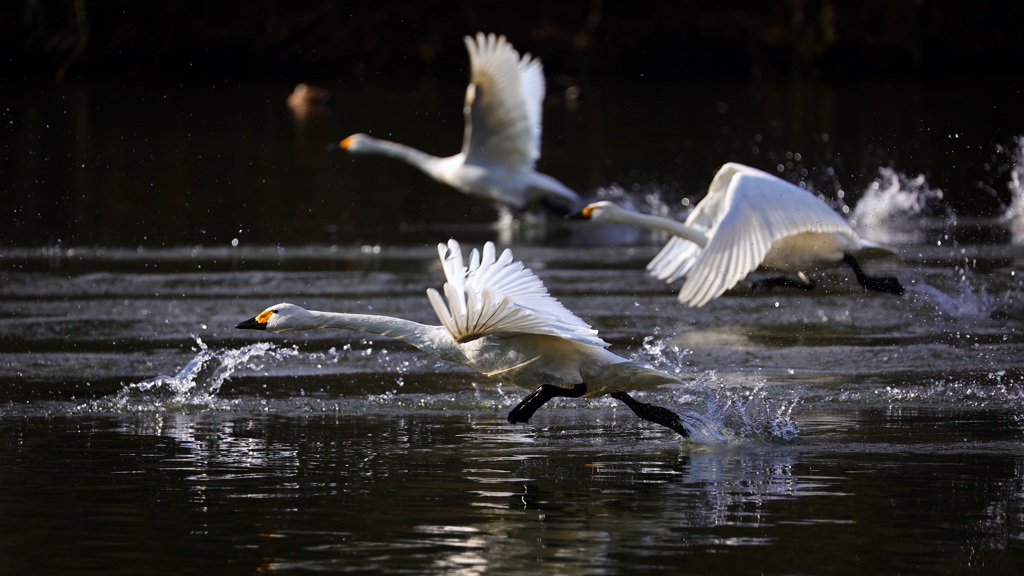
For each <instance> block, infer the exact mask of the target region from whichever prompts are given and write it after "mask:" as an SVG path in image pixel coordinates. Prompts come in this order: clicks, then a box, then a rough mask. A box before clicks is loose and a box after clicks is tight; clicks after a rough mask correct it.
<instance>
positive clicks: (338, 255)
mask: <svg viewBox="0 0 1024 576" xmlns="http://www.w3.org/2000/svg"><path fill="white" fill-rule="evenodd" d="M121 88H123V90H122V89H121ZM199 88H202V89H199ZM348 88H351V87H348ZM647 88H649V87H643V86H640V87H634V88H632V89H631V90H632V91H630V89H626V88H609V89H608V90H595V89H590V90H588V91H587V98H584V99H581V100H580V101H579V103H578V105H577V106H576V107H574V108H571V109H569V108H565V109H563V108H561V107H558V106H554V105H552V106H553V107H551V109H548V110H545V119H546V121H547V123H546V125H545V138H546V140H545V145H544V150H545V155H544V158H543V159H542V160H541V168H542V169H543V170H544V171H545V172H547V173H551V174H553V175H555V176H557V177H559V178H560V179H563V180H565V181H567V183H569V184H571V185H573V186H574V187H576V188H577V189H579V190H581V192H583V193H584V194H585V195H587V196H588V197H606V198H610V199H614V200H615V201H617V202H620V203H623V204H629V205H631V206H632V207H634V208H635V209H637V210H641V211H645V212H651V213H657V214H662V215H670V216H673V217H677V218H682V217H685V214H686V212H687V210H689V207H690V206H692V205H693V204H694V203H695V202H696V201H698V200H699V199H700V196H701V194H702V190H703V189H706V186H707V181H706V180H707V179H709V178H710V177H711V175H712V174H713V173H714V171H715V169H717V167H718V165H720V164H721V163H722V162H723V161H725V160H735V161H742V162H748V163H750V164H753V165H757V166H760V167H763V168H768V169H774V170H775V171H776V172H777V173H779V174H781V175H782V176H783V177H785V178H787V179H789V180H791V181H794V182H798V183H800V184H801V185H804V186H806V187H808V188H809V189H811V190H814V191H816V192H818V193H820V194H822V195H823V196H824V197H825V198H826V199H827V200H828V201H829V202H831V203H832V204H833V205H835V206H837V207H838V208H839V209H840V210H842V209H843V208H844V207H845V208H846V210H845V212H846V213H847V214H849V215H850V217H851V218H853V219H854V220H855V221H856V222H857V224H858V226H859V227H860V229H861V230H862V231H863V232H864V233H865V235H866V236H867V237H868V238H870V239H872V240H876V241H883V242H888V243H892V244H894V248H895V249H896V250H897V251H898V253H899V255H900V258H899V259H891V258H890V259H880V260H875V261H870V262H866V263H865V267H866V268H868V269H870V271H871V272H872V273H878V274H892V275H896V276H899V277H900V280H901V281H902V282H903V283H904V284H905V285H906V286H907V293H906V294H905V295H904V296H903V297H901V298H895V297H891V296H889V295H866V294H864V293H863V292H862V291H861V290H860V289H859V288H858V287H857V286H856V284H855V283H852V281H851V280H852V279H851V276H850V273H849V270H846V269H843V268H836V269H834V270H827V271H824V272H823V273H822V274H821V276H820V277H819V278H818V280H819V288H820V289H819V290H818V291H817V292H814V293H802V292H801V293H793V292H788V291H785V290H781V291H775V292H763V291H753V290H751V289H750V288H749V286H748V285H747V284H744V285H741V286H738V287H737V288H736V289H734V290H732V291H730V292H729V293H727V294H726V295H725V296H724V297H723V298H721V299H718V300H716V301H714V302H712V303H710V304H709V305H708V306H706V307H704V308H701V309H697V310H694V309H689V308H686V307H682V306H679V305H678V303H677V302H676V301H675V298H674V287H671V286H665V285H664V284H662V283H661V282H658V281H656V280H654V279H651V278H649V277H647V276H646V275H645V274H644V272H643V268H644V265H645V264H646V262H647V261H648V260H649V259H650V258H651V257H652V256H653V255H654V254H655V253H656V252H657V250H658V248H659V247H660V243H661V242H663V241H664V238H661V237H658V236H657V235H656V234H652V233H649V232H644V231H639V230H635V229H628V228H611V227H599V226H585V225H584V226H574V225H570V224H563V223H560V222H551V221H549V222H547V223H546V224H543V225H534V224H531V223H529V222H524V223H523V224H522V227H521V228H520V229H518V230H516V231H514V234H513V239H514V243H515V244H516V246H515V254H516V256H517V257H518V258H521V259H523V260H524V261H525V262H526V263H527V265H529V266H530V267H531V268H533V269H534V270H535V271H536V272H537V273H538V275H539V276H540V277H541V278H542V279H543V280H544V282H545V284H546V285H547V286H548V288H549V290H550V291H551V292H552V293H553V294H554V295H556V296H557V297H558V298H559V299H560V300H561V301H563V302H564V303H565V304H566V306H567V307H568V308H569V309H571V310H573V311H575V312H576V313H577V314H579V315H580V316H581V317H582V318H584V319H585V320H587V321H588V322H590V323H592V324H593V325H594V326H595V327H596V328H598V329H599V330H600V331H601V333H602V335H603V336H604V337H605V338H606V339H607V340H608V341H609V342H611V344H612V346H613V349H615V350H616V351H618V352H621V353H622V354H624V355H626V356H629V357H630V358H631V359H633V360H635V361H638V362H643V363H647V364H650V365H653V366H656V367H658V368H660V369H663V370H666V371H669V372H671V373H673V374H676V375H678V376H679V377H680V378H682V379H683V380H684V381H685V382H686V385H684V386H681V387H675V388H671V387H670V388H666V389H659V390H654V391H648V392H645V393H643V394H638V395H637V396H638V398H642V399H644V400H646V401H650V402H653V403H656V404H660V405H666V406H671V407H674V408H677V409H679V410H687V411H690V412H692V413H693V414H694V415H695V417H699V419H700V425H701V426H702V427H704V429H705V432H704V433H703V434H701V435H699V437H697V438H695V439H694V440H693V441H681V440H680V438H678V437H677V436H676V435H674V434H672V433H671V432H669V431H666V430H664V429H661V428H659V427H657V426H651V425H647V424H645V423H643V422H640V421H638V420H637V419H636V418H635V416H634V415H633V414H632V413H630V412H629V410H628V409H626V408H624V407H623V406H621V404H619V403H618V402H615V401H613V400H610V399H607V398H605V399H595V400H585V401H584V400H571V399H559V400H556V401H553V402H551V403H550V404H549V405H546V406H545V407H544V408H543V409H542V410H540V411H539V412H538V413H537V415H536V416H535V417H534V419H533V420H532V421H531V422H530V424H529V425H516V426H513V425H510V424H508V423H507V422H506V421H505V415H506V414H507V412H508V411H509V410H510V409H511V408H512V407H513V406H515V405H516V404H517V403H518V402H519V401H520V400H521V398H522V395H523V391H522V390H518V389H512V388H510V387H502V386H498V385H495V384H494V383H492V382H490V381H487V380H485V379H483V378H482V377H481V376H479V375H478V374H476V373H473V372H471V371H469V370H467V369H465V368H463V367H461V366H454V365H449V364H445V363H442V362H439V361H436V360H435V359H433V358H431V357H426V356H424V355H422V354H419V353H418V352H417V351H415V350H412V349H410V348H408V347H405V346H402V345H400V344H398V343H396V342H394V341H390V340H388V339H385V338H377V337H372V338H371V337H368V336H366V335H362V334H354V333H350V332H345V331H335V332H330V331H324V332H318V333H307V334H290V335H271V334H249V333H243V331H237V330H234V329H233V326H234V325H235V324H236V323H237V322H238V321H239V320H240V319H242V318H246V317H249V316H251V314H252V311H253V310H259V309H262V308H263V307H265V306H266V305H268V304H272V303H275V302H280V301H282V300H290V301H294V302H296V303H298V304H304V305H309V306H312V307H316V308H319V309H325V310H339V311H349V312H364V313H383V314H389V315H395V316H401V317H405V318H409V319H411V320H415V321H419V322H429V323H433V322H436V319H435V318H434V317H433V313H432V311H431V310H430V308H429V306H428V305H427V300H426V297H425V294H424V290H425V289H426V288H427V287H435V288H437V287H439V285H440V283H441V279H442V278H443V276H442V274H441V271H440V270H439V268H438V267H437V264H436V252H435V249H434V248H433V246H434V245H435V244H436V243H437V242H438V241H442V240H445V239H447V238H448V237H449V236H454V237H456V238H458V239H459V240H460V241H463V242H464V243H466V244H470V245H479V244H480V243H481V242H482V241H483V240H486V239H491V238H493V237H494V235H495V234H496V231H495V230H494V229H493V228H491V227H490V226H488V225H485V224H479V223H480V222H483V223H486V222H490V221H492V220H493V213H492V212H491V211H490V210H491V209H490V207H488V206H478V205H475V204H471V203H468V202H467V201H466V199H465V198H464V197H462V196H461V195H458V194H457V193H452V192H450V191H446V190H444V189H442V188H440V187H436V188H435V187H434V185H433V184H432V183H430V182H429V181H428V180H427V179H425V178H423V177H422V175H420V174H418V173H415V172H413V171H411V170H405V169H404V168H403V167H401V166H396V165H395V164H394V163H391V162H389V161H388V160H387V159H381V160H380V161H379V162H377V161H374V160H373V159H365V158H364V159H360V161H358V162H357V161H354V160H352V159H350V158H348V157H346V156H342V155H335V156H331V155H327V154H326V153H325V152H324V151H323V147H324V144H326V143H327V142H331V141H335V140H336V139H337V137H339V135H344V134H349V133H352V132H356V131H360V130H365V129H367V128H368V127H373V128H374V129H375V130H380V135H382V136H385V135H386V136H389V137H393V138H394V139H397V140H402V141H408V142H409V143H410V144H412V145H415V146H417V147H419V148H422V149H425V150H430V151H435V152H438V153H441V152H443V151H444V150H447V149H449V148H451V149H455V148H457V146H458V140H459V139H460V138H461V133H460V130H453V129H452V126H461V117H460V116H459V114H458V109H457V108H458V107H457V106H450V105H448V104H449V103H451V102H460V101H461V99H462V87H461V86H460V87H453V88H452V89H447V88H443V87H442V88H440V89H437V90H435V91H429V92H427V91H424V92H422V93H421V92H417V93H415V94H414V95H412V96H410V95H409V94H408V93H407V92H403V93H402V94H404V95H399V96H396V94H395V93H393V92H387V91H383V93H382V92H373V90H372V89H370V88H367V89H359V90H355V89H346V90H340V91H339V90H334V93H335V95H336V96H338V97H339V98H341V99H343V101H342V102H336V103H335V105H334V106H333V107H331V108H329V109H320V110H317V111H315V112H312V113H310V114H308V115H304V116H302V117H301V118H299V119H297V118H296V117H295V116H294V115H293V114H292V112H291V111H290V110H289V109H288V108H287V107H286V106H285V105H284V100H285V97H286V95H287V93H288V91H290V90H291V86H272V85H268V86H257V87H253V86H244V87H243V86H222V85H218V86H215V87H213V88H212V89H211V88H210V87H198V88H197V87H187V86H186V87H171V86H162V85H152V86H127V87H116V86H102V85H101V86H97V87H94V88H91V89H87V88H84V87H79V88H74V89H72V91H71V92H70V93H67V94H65V95H63V96H60V97H58V96H57V95H55V94H52V93H50V92H47V91H43V92H42V93H41V95H39V96H36V95H33V96H32V97H28V96H25V95H20V96H19V98H20V100H19V102H21V103H20V104H16V108H17V110H18V111H23V112H24V114H23V115H22V116H21V118H22V120H20V122H21V123H20V124H18V123H16V125H15V126H14V130H15V132H16V134H15V137H17V138H21V137H24V138H22V140H24V141H25V142H26V144H25V146H24V147H23V150H24V151H25V152H20V151H19V152H18V154H9V155H7V156H5V157H3V158H0V169H2V171H3V173H5V174H9V175H10V178H12V179H13V180H12V181H14V182H17V183H19V185H18V186H16V187H15V188H16V189H15V190H14V192H13V196H12V198H11V199H10V200H9V204H8V207H9V208H10V210H9V211H8V212H6V213H5V216H3V218H7V220H4V221H3V222H2V223H0V224H2V225H3V226H4V229H5V231H7V232H8V234H7V235H5V237H4V247H3V249H2V250H0V278H2V282H0V461H2V462H4V466H2V467H0V486H3V490H2V491H0V556H2V557H3V561H4V568H5V569H6V570H8V571H10V572H12V573H47V572H50V573H75V572H78V573H97V574H99V573H102V574H110V573H116V572H121V573H131V574H162V573H211V574H221V573H233V572H238V573H252V572H263V573H268V572H276V573H283V572H299V571H302V572H309V571H319V570H332V571H354V572H387V573H410V574H423V573H428V572H435V573H437V572H444V573H461V574H480V573H525V572H529V573H531V574H533V573H553V574H566V573H618V572H627V571H631V572H636V571H648V572H652V573H669V572H673V573H675V572H689V573H702V574H704V573H712V574H714V573H749V572H750V571H751V566H755V567H756V568H755V570H757V571H760V572H766V573H816V574H817V573H829V572H832V573H845V572H853V571H856V572H857V573H893V572H899V573H922V574H942V573H971V572H977V573H985V574H988V573H1007V574H1010V573H1017V572H1020V571H1021V569H1022V568H1024V561H1022V559H1024V544H1022V542H1024V540H1022V538H1024V512H1022V510H1024V460H1022V456H1021V454H1022V451H1021V442H1022V438H1024V368H1022V366H1021V358H1022V357H1024V336H1022V332H1021V330H1022V328H1024V300H1022V297H1021V293H1022V292H1021V276H1020V274H1021V270H1020V262H1024V252H1022V251H1021V247H1022V246H1024V243H1021V242H1019V241H1017V240H1016V239H1015V237H1016V236H1018V235H1019V234H1017V232H1018V231H1019V230H1018V228H1019V226H1018V220H1019V218H1017V217H1016V216H1015V215H1016V214H1017V211H1016V208H1014V206H1016V204H1013V203H1014V202H1018V203H1019V200H1020V196H1021V194H1020V186H1019V180H1020V178H1019V175H1020V171H1021V166H1024V161H1022V160H1021V155H1020V139H1019V136H1020V133H1021V131H1022V128H1021V126H1020V125H1014V122H1015V121H1014V118H1017V117H1018V115H1019V113H1020V110H1019V109H1020V106H1019V103H1018V102H1017V99H1015V98H1011V97H1010V95H1006V94H1002V93H1001V92H997V91H993V92H992V93H991V94H989V93H984V94H981V92H985V87H984V86H982V87H964V88H963V92H961V93H956V94H955V95H956V96H958V97H960V98H961V100H957V101H958V102H959V101H975V100H985V101H986V102H987V103H988V104H991V106H979V107H973V108H969V109H964V107H963V106H962V105H954V100H955V99H953V98H952V96H951V97H950V98H951V99H950V100H949V101H948V102H947V101H946V100H945V99H943V98H944V96H942V95H945V94H953V93H952V92H946V91H931V90H927V91H922V87H920V86H909V87H908V86H906V85H899V86H891V87H888V88H886V87H868V86H852V87H835V86H815V85H794V86H747V85H741V86H737V85H708V86H701V87H691V86H686V87H679V86H675V87H673V86H665V87H661V88H663V89H660V90H649V89H647ZM12 89H13V88H11V87H5V88H0V90H7V91H10V90H12ZM19 94H20V93H19ZM925 94H927V95H928V97H927V98H925ZM254 95H258V97H254ZM396 98H399V99H401V98H405V99H415V100H416V103H417V105H416V106H413V107H408V106H396V105H395V102H396V100H395V99H396ZM1011 100H1012V106H1010V105H1008V104H1007V102H1010V101H1011ZM435 104H436V106H435ZM442 104H443V105H442ZM722 104H725V105H722ZM410 109H415V110H417V111H418V112H417V115H415V116H413V117H410V116H408V115H406V114H407V111H408V110H410ZM434 109H436V110H439V111H445V112H438V114H443V115H434V114H433V113H432V112H425V111H430V110H434ZM448 110H451V115H448V112H447V111H448ZM992 110H996V116H997V117H996V118H995V120H993V118H991V117H990V115H991V114H993V112H992ZM357 111H358V113H356V112H357ZM652 111H657V112H658V115H657V117H658V122H652V121H651V119H650V116H651V114H652ZM57 112H59V113H57ZM935 117H939V118H941V120H940V122H939V123H940V124H942V126H941V130H940V129H939V128H937V127H934V126H932V124H931V123H932V122H934V120H933V118H935ZM253 118H259V119H260V121H259V122H256V121H253ZM967 125H969V127H970V128H971V130H961V128H963V127H964V126H967ZM46 126H49V128H45V129H44V128H43V127H46ZM922 126H926V127H930V129H929V130H925V131H924V132H922ZM681 127H682V128H681ZM683 128H685V129H683ZM1007 131H1009V132H1007ZM69 135H70V136H74V137H68V136H69ZM449 137H450V138H451V141H448V140H446V139H447V138H449ZM1011 141H1012V142H1013V146H1007V142H1011ZM125 143H131V145H130V146H126V145H125ZM44 151H45V154H44V153H43V152H44ZM21 154H23V155H21ZM979 157H982V158H983V159H982V160H981V161H976V160H977V159H978V158H979ZM922 175H923V176H922ZM979 183H981V184H980V185H981V188H982V190H986V191H988V192H990V193H989V194H982V195H979V194H977V193H976V192H977V186H978V185H979ZM940 190H941V192H940ZM840 192H841V194H840ZM982 196H983V198H982ZM283 204H287V209H282V205H283ZM954 216H955V218H954Z"/></svg>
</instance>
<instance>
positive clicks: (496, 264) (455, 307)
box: [427, 240, 608, 347]
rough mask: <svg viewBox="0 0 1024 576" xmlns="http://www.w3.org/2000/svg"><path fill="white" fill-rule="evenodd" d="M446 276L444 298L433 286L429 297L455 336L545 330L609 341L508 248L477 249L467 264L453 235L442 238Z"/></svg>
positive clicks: (440, 247)
mask: <svg viewBox="0 0 1024 576" xmlns="http://www.w3.org/2000/svg"><path fill="white" fill-rule="evenodd" d="M437 249H438V253H439V254H440V256H441V264H442V265H443V266H444V274H445V277H446V278H447V279H448V282H447V283H445V285H444V294H445V297H446V298H447V303H445V298H442V297H441V295H440V294H439V293H438V292H437V290H434V289H433V288H430V289H428V290H427V297H428V298H429V299H430V304H431V306H433V308H434V312H436V313H437V317H438V318H439V319H440V320H441V324H442V325H444V327H445V328H446V329H447V330H448V332H450V333H451V335H452V337H453V338H455V340H456V341H457V342H468V341H470V340H474V339H476V338H479V337H481V336H486V335H498V334H544V335H548V336H557V337H560V338H566V339H568V340H574V341H576V342H582V343H585V344H591V345H594V346H601V347H605V346H607V345H608V344H607V343H605V341H604V340H602V339H601V338H600V337H598V335H597V330H594V329H593V328H591V327H590V326H588V325H587V323H586V322H584V321H583V320H581V319H579V318H578V317H577V316H576V315H575V314H573V313H572V312H570V311H569V310H568V309H567V308H566V307H565V306H563V305H562V303H561V302H559V301H558V300H555V299H554V298H553V297H552V296H551V295H550V294H548V291H547V288H545V287H544V284H543V283H542V282H541V281H540V279H539V278H537V276H536V275H534V273H533V272H532V271H531V270H530V269H529V268H526V267H524V266H523V263H522V262H519V261H513V260H512V252H510V251H509V250H505V251H504V252H502V253H501V256H498V257H496V256H495V248H494V244H493V243H491V242H488V243H486V244H484V248H483V254H482V255H481V253H480V252H477V251H476V250H473V251H472V252H471V253H470V256H469V260H470V262H469V267H468V268H467V267H466V265H465V264H464V262H463V259H462V248H461V247H460V246H459V243H458V242H456V241H455V240H449V241H448V245H447V246H446V245H444V244H438V246H437Z"/></svg>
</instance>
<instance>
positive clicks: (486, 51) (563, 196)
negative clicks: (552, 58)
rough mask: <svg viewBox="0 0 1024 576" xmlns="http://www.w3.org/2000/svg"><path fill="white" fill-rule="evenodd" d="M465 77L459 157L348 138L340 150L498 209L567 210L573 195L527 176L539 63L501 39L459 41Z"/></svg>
mask: <svg viewBox="0 0 1024 576" xmlns="http://www.w3.org/2000/svg"><path fill="white" fill-rule="evenodd" d="M465 42H466V49H467V50H469V62H470V68H471V77H470V82H469V86H468V87H467V88H466V103H465V107H464V108H463V113H464V114H465V132H464V135H463V140H462V151H461V152H459V153H458V154H455V155H454V156H449V157H447V158H439V157H437V156H431V155H430V154H427V153H425V152H421V151H419V150H417V149H415V148H412V147H409V146H406V145H404V144H398V143H396V142H389V141H387V140H379V139H377V138H373V137H371V136H368V135H366V134H353V135H352V136H349V137H348V138H345V139H344V140H342V141H341V144H340V147H341V148H342V149H343V150H346V151H348V152H352V153H369V154H383V155H385V156H391V157H394V158H398V159H399V160H403V161H405V162H408V163H409V164H412V165H413V166H415V167H417V168H419V169H420V170H422V171H423V172H425V173H426V174H427V175H429V176H431V177H433V178H434V179H436V180H438V181H440V182H443V183H445V184H448V185H449V186H451V187H453V188H455V189H457V190H459V191H461V192H464V193H466V194H468V195H470V196H476V197H479V198H484V199H487V200H490V201H492V202H494V203H496V204H498V205H499V206H501V207H505V208H506V209H507V208H511V209H514V210H521V209H523V208H525V207H526V206H527V205H528V204H530V203H532V202H536V201H540V202H543V203H547V204H550V205H552V206H554V207H559V208H563V209H564V208H567V207H569V206H570V205H572V203H574V202H576V201H577V200H579V196H577V194H576V193H575V192H573V191H572V190H571V189H569V188H568V187H566V186H565V185H564V184H562V183H561V182H559V181H558V180H555V179H554V178H552V177H551V176H548V175H546V174H541V173H540V172H537V171H535V170H534V165H535V164H536V162H537V159H538V158H539V157H540V140H541V105H542V103H543V100H544V72H543V70H542V68H541V64H540V60H538V59H536V58H531V56H530V55H529V54H526V55H524V56H522V57H520V56H519V53H518V52H516V50H515V48H513V47H512V45H511V44H509V43H508V42H507V41H506V40H505V37H504V36H495V35H494V34H487V35H484V34H483V33H478V34H477V35H476V39H475V40H474V39H473V38H472V37H469V36H467V37H466V38H465Z"/></svg>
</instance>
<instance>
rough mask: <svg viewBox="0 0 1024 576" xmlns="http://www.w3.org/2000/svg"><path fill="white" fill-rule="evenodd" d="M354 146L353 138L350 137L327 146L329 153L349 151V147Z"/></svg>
mask: <svg viewBox="0 0 1024 576" xmlns="http://www.w3.org/2000/svg"><path fill="white" fill-rule="evenodd" d="M351 145H352V137H351V136H349V137H348V138H345V139H344V140H342V141H341V142H332V143H330V144H328V145H327V151H328V152H335V151H337V150H348V147H349V146H351Z"/></svg>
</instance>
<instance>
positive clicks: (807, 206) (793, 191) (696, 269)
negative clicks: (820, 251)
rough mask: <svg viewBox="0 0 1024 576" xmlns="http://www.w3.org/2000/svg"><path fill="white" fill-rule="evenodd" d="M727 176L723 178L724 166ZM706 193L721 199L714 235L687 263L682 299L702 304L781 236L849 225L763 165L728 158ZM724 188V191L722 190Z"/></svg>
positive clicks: (733, 281)
mask: <svg viewBox="0 0 1024 576" xmlns="http://www.w3.org/2000/svg"><path fill="white" fill-rule="evenodd" d="M727 169H728V170H729V174H728V176H729V177H728V178H727V179H722V180H721V181H720V179H719V176H721V174H722V172H723V171H726V170H727ZM719 176H716V178H715V182H713V183H712V187H711V188H712V189H711V191H710V192H709V193H708V194H709V197H710V196H711V194H720V195H721V196H720V200H719V202H718V203H716V205H715V206H713V210H709V211H707V212H706V213H705V214H704V215H703V216H704V217H707V216H708V215H709V214H711V213H712V212H715V213H717V215H718V216H719V217H718V220H717V222H715V223H714V225H713V227H712V228H711V229H710V231H709V235H710V237H711V240H710V241H709V242H708V245H707V246H705V247H704V249H703V250H702V251H701V252H700V254H699V255H698V256H696V258H695V259H694V260H693V261H692V262H691V263H690V264H689V266H688V268H687V271H688V278H687V280H686V282H685V283H684V284H683V286H682V288H681V289H680V291H679V300H680V301H681V302H683V303H687V304H689V305H690V306H703V305H704V304H706V303H707V302H708V301H709V300H711V299H713V298H716V297H718V296H720V295H721V294H722V293H723V292H725V291H726V290H728V289H729V288H732V287H733V286H735V285H736V283H737V282H739V281H740V280H742V279H743V278H745V277H746V276H747V274H749V273H750V272H751V271H753V270H754V269H755V268H757V267H758V266H759V265H760V264H761V262H762V261H763V260H764V258H765V256H766V255H767V254H768V252H769V250H771V247H772V244H774V243H775V242H777V241H778V240H780V239H782V238H785V237H787V236H792V235H794V234H800V233H803V232H838V233H844V234H845V233H849V231H850V226H849V224H847V223H846V221H845V220H843V218H842V217H841V216H839V214H837V213H836V212H835V211H834V210H832V209H831V208H829V207H828V206H827V205H826V204H825V203H824V202H822V201H821V200H820V199H818V198H817V197H816V196H814V195H813V194H811V193H810V192H808V191H806V190H804V189H802V188H799V187H798V186H794V185H793V184H790V183H788V182H786V181H784V180H781V179H779V178H776V177H774V176H771V175H770V174H767V173H765V172H762V171H760V170H756V169H754V168H749V167H745V166H738V165H734V164H727V165H726V166H725V167H723V169H722V170H721V171H720V172H719ZM723 190H724V193H723Z"/></svg>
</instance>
